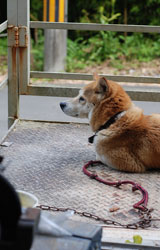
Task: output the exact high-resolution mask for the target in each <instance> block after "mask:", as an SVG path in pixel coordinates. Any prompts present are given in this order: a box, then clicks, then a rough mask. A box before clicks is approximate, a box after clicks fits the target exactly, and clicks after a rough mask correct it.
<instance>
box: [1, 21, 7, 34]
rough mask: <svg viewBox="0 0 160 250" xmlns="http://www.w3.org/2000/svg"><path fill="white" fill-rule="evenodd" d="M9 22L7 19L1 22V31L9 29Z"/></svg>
mask: <svg viewBox="0 0 160 250" xmlns="http://www.w3.org/2000/svg"><path fill="white" fill-rule="evenodd" d="M7 24H8V21H7V20H6V21H5V22H3V23H1V24H0V33H1V32H3V31H4V30H6V29H7Z"/></svg>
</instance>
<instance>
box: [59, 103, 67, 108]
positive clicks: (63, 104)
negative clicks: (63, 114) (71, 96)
mask: <svg viewBox="0 0 160 250" xmlns="http://www.w3.org/2000/svg"><path fill="white" fill-rule="evenodd" d="M65 106H66V103H65V102H60V107H61V109H62V110H63V109H64V108H65Z"/></svg>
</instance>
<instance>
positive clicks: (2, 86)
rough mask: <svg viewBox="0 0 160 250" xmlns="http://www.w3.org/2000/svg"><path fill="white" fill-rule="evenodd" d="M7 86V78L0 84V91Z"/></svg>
mask: <svg viewBox="0 0 160 250" xmlns="http://www.w3.org/2000/svg"><path fill="white" fill-rule="evenodd" d="M7 84H8V76H7V77H6V78H5V79H4V80H3V81H2V82H1V83H0V90H2V89H3V88H5V87H6V86H7Z"/></svg>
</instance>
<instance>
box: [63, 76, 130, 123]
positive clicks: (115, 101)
mask: <svg viewBox="0 0 160 250" xmlns="http://www.w3.org/2000/svg"><path fill="white" fill-rule="evenodd" d="M94 79H95V81H94V82H92V83H89V84H88V85H86V86H85V87H84V88H83V89H81V90H80V91H79V95H78V96H77V97H75V98H73V99H72V100H71V101H68V102H61V103H60V107H61V109H62V110H63V112H64V113H65V114H66V115H69V116H73V117H79V118H89V119H91V116H92V114H93V111H96V110H97V111H98V112H99V113H100V112H102V113H103V110H104V109H105V110H107V109H109V110H110V112H111V110H113V111H114V110H116V111H117V112H118V111H119V110H118V109H121V110H126V108H125V106H127V105H128V104H130V103H131V100H130V98H129V96H128V95H127V94H126V93H125V91H124V90H123V89H122V87H121V86H120V85H119V84H117V83H115V82H112V81H108V80H107V79H106V78H104V77H99V76H98V75H95V76H94ZM122 107H123V108H122ZM105 113H106V112H105Z"/></svg>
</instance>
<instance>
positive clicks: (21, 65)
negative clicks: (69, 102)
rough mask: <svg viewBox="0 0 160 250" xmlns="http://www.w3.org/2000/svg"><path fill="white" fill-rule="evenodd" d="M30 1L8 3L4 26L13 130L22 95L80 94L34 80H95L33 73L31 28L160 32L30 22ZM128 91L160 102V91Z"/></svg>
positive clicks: (158, 80)
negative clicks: (6, 35) (31, 66)
mask: <svg viewBox="0 0 160 250" xmlns="http://www.w3.org/2000/svg"><path fill="white" fill-rule="evenodd" d="M29 2H30V1H29V0H8V1H7V4H8V6H7V12H8V21H6V22H4V23H2V24H1V25H0V32H2V31H3V30H4V29H6V28H8V80H7V79H6V80H5V81H4V82H3V85H4V84H6V83H7V81H8V89H9V90H8V99H9V105H8V106H9V111H8V116H9V127H10V126H11V125H12V124H13V123H14V121H15V119H17V118H18V116H19V114H18V111H19V96H20V95H40V96H61V97H64V96H67V97H73V96H75V95H76V94H77V93H78V91H79V87H69V86H68V87H67V85H66V86H65V87H62V86H58V85H57V84H56V86H53V85H52V86H44V84H43V85H42V84H38V85H36V86H35V85H33V84H31V83H30V78H53V79H70V80H92V78H93V76H92V75H91V74H79V73H58V72H50V73H48V72H35V71H30V28H41V29H65V30H88V31H91V30H92V31H93V30H94V31H110V32H112V31H116V32H143V33H153V32H156V33H160V26H147V25H121V24H105V25H103V24H93V23H90V24H89V23H51V22H38V21H36V22H35V21H34V22H30V6H29ZM103 76H106V77H107V79H110V80H114V81H118V82H134V83H160V77H149V76H148V77H144V76H141V77H134V76H127V75H125V76H120V75H119V76H117V75H116V76H115V75H103ZM0 86H1V85H0ZM125 90H126V91H127V92H128V94H129V95H130V97H131V98H132V99H133V100H139V101H160V88H155V87H154V88H152V87H150V88H147V89H145V88H144V87H142V88H137V87H129V86H127V87H125Z"/></svg>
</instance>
